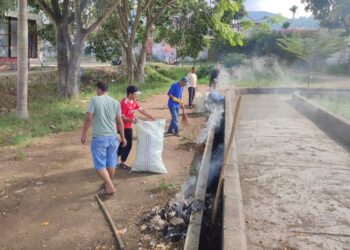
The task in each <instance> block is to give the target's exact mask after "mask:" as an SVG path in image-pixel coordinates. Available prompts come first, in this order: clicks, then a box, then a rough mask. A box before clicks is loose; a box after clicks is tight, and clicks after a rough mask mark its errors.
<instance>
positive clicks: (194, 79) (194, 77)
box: [187, 67, 197, 109]
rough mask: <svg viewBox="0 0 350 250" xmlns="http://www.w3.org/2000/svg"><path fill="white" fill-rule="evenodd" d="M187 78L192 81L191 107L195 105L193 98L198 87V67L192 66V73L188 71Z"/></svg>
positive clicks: (189, 105) (189, 93) (189, 103)
mask: <svg viewBox="0 0 350 250" xmlns="http://www.w3.org/2000/svg"><path fill="white" fill-rule="evenodd" d="M187 78H188V80H189V82H190V86H189V87H188V108H190V109H191V108H192V107H193V99H194V96H195V94H196V89H197V75H196V67H192V70H191V72H190V73H188V75H187Z"/></svg>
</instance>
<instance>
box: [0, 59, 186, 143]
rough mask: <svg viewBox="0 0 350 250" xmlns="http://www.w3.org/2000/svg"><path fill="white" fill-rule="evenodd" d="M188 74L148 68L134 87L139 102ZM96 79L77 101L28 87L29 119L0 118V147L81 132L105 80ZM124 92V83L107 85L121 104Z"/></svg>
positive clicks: (169, 68) (53, 90)
mask: <svg viewBox="0 0 350 250" xmlns="http://www.w3.org/2000/svg"><path fill="white" fill-rule="evenodd" d="M189 71H190V67H189V66H186V67H172V66H166V65H164V64H150V65H147V67H146V74H147V77H146V80H145V83H144V84H136V85H138V86H139V88H140V90H141V91H142V95H141V96H140V99H141V100H144V99H147V98H148V97H150V96H152V95H156V94H159V93H165V92H166V91H167V90H168V88H169V86H170V85H171V84H172V83H173V82H175V81H178V80H179V79H181V77H183V76H185V75H187V73H188V72H189ZM96 77H97V78H96V79H92V81H91V83H89V84H85V85H82V86H81V93H80V96H79V98H77V99H66V98H62V97H58V96H57V93H58V92H57V86H56V84H48V85H41V84H35V85H30V89H29V91H28V92H29V97H28V110H29V119H28V120H22V119H18V118H17V117H16V115H15V112H14V111H12V112H9V113H7V114H4V115H2V116H1V119H0V146H11V145H30V144H31V142H32V139H33V138H36V137H41V136H45V135H48V134H51V133H58V132H63V131H73V130H77V129H78V128H80V127H81V126H82V123H83V121H84V118H85V109H86V103H87V102H88V101H89V99H90V98H91V97H92V96H94V95H96V92H95V83H96V81H97V80H102V81H104V80H105V79H101V78H98V76H96ZM104 77H106V76H104ZM109 79H110V78H109ZM106 81H108V80H106ZM126 88H127V84H126V83H110V84H109V95H110V96H112V97H115V98H117V99H118V100H120V99H121V98H122V97H123V96H125V94H126V93H125V91H126ZM0 98H1V94H0ZM14 98H15V96H14ZM13 108H15V107H13Z"/></svg>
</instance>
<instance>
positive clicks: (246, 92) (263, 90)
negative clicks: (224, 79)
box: [234, 87, 350, 96]
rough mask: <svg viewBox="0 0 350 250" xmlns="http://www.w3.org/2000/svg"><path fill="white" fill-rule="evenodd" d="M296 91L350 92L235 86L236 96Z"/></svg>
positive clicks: (341, 90) (337, 89) (335, 89)
mask: <svg viewBox="0 0 350 250" xmlns="http://www.w3.org/2000/svg"><path fill="white" fill-rule="evenodd" d="M296 92H303V93H304V92H306V93H319V92H349V93H350V89H345V88H334V89H331V88H301V87H262V88H234V93H235V95H236V96H239V95H259V94H261V95H267V94H293V93H296Z"/></svg>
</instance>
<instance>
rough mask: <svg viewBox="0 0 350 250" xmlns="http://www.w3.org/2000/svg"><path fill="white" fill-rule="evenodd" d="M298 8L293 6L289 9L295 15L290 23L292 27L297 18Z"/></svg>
mask: <svg viewBox="0 0 350 250" xmlns="http://www.w3.org/2000/svg"><path fill="white" fill-rule="evenodd" d="M297 9H298V6H296V5H293V6H292V7H290V8H289V10H290V11H291V12H292V13H293V16H292V20H291V21H290V25H292V23H293V21H294V18H295V13H296V12H297Z"/></svg>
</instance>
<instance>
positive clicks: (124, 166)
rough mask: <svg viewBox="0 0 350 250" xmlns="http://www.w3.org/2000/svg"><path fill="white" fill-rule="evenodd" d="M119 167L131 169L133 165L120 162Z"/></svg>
mask: <svg viewBox="0 0 350 250" xmlns="http://www.w3.org/2000/svg"><path fill="white" fill-rule="evenodd" d="M119 167H120V168H121V169H126V170H131V167H129V166H128V165H126V164H125V163H120V164H119Z"/></svg>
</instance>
